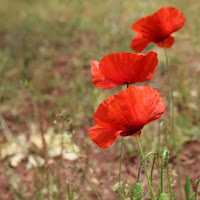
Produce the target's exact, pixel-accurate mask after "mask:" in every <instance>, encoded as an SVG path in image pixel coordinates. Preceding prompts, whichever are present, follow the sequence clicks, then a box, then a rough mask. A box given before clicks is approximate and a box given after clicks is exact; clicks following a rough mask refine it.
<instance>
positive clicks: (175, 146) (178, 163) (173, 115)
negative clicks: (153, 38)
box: [163, 41, 183, 200]
mask: <svg viewBox="0 0 200 200" xmlns="http://www.w3.org/2000/svg"><path fill="white" fill-rule="evenodd" d="M163 46H164V51H165V58H166V65H167V75H168V80H169V85H170V98H171V104H172V111H171V112H172V133H173V143H174V149H175V154H176V161H177V171H178V184H179V190H180V197H181V200H183V194H182V187H181V175H180V160H179V155H178V150H177V145H176V134H175V113H174V96H173V85H172V80H171V76H170V70H169V61H168V54H167V49H166V46H165V42H164V41H163Z"/></svg>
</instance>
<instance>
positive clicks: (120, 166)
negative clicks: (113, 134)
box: [118, 83, 129, 199]
mask: <svg viewBox="0 0 200 200" xmlns="http://www.w3.org/2000/svg"><path fill="white" fill-rule="evenodd" d="M126 85H127V88H128V87H129V83H126ZM123 145H124V137H122V139H121V148H120V164H119V184H120V186H121V171H122V156H123ZM118 199H120V196H118Z"/></svg>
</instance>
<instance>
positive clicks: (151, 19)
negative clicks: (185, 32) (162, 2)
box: [132, 7, 185, 42]
mask: <svg viewBox="0 0 200 200" xmlns="http://www.w3.org/2000/svg"><path fill="white" fill-rule="evenodd" d="M184 24H185V17H184V15H183V13H181V12H180V11H179V10H178V9H177V8H173V7H164V8H161V9H160V10H158V11H157V12H156V13H154V14H153V15H149V16H147V17H143V18H141V19H139V20H138V21H137V22H136V23H134V24H133V25H132V30H134V31H136V32H138V33H140V34H141V35H142V36H143V37H145V38H147V39H149V40H150V41H153V42H159V41H163V40H164V39H166V38H168V37H169V36H170V35H171V33H173V32H175V31H177V30H179V29H180V28H182V27H183V25H184Z"/></svg>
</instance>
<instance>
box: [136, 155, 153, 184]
mask: <svg viewBox="0 0 200 200" xmlns="http://www.w3.org/2000/svg"><path fill="white" fill-rule="evenodd" d="M151 154H154V155H156V153H155V152H149V153H148V154H147V155H146V156H145V157H144V159H142V161H141V163H140V166H139V170H138V178H137V182H139V181H140V174H141V169H142V165H143V163H144V162H145V160H146V159H147V158H148V157H149V156H150V155H151Z"/></svg>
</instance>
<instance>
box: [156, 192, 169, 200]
mask: <svg viewBox="0 0 200 200" xmlns="http://www.w3.org/2000/svg"><path fill="white" fill-rule="evenodd" d="M158 200H169V198H168V196H167V194H166V193H164V192H163V193H160V194H159V197H158Z"/></svg>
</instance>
